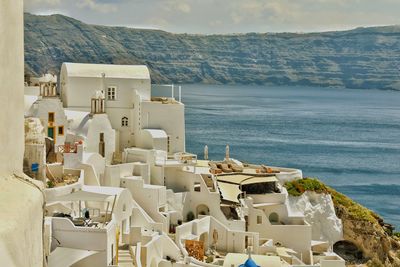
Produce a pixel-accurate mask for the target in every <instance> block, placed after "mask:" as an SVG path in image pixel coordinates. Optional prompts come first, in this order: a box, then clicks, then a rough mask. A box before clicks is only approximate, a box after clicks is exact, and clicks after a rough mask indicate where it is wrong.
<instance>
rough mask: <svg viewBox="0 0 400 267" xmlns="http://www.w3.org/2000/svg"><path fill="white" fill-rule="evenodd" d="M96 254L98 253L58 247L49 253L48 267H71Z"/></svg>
mask: <svg viewBox="0 0 400 267" xmlns="http://www.w3.org/2000/svg"><path fill="white" fill-rule="evenodd" d="M96 253H98V252H97V251H90V250H82V249H73V248H62V247H58V248H56V249H55V250H54V251H53V252H52V253H50V256H49V263H48V267H59V266H71V265H73V264H75V263H77V262H79V261H81V260H83V259H84V258H87V257H89V256H91V255H94V254H96Z"/></svg>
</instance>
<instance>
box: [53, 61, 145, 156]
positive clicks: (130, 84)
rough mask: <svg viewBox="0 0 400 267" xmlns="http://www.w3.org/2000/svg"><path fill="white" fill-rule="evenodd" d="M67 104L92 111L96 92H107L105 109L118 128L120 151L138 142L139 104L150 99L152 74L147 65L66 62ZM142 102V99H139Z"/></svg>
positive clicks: (63, 80)
mask: <svg viewBox="0 0 400 267" xmlns="http://www.w3.org/2000/svg"><path fill="white" fill-rule="evenodd" d="M60 76H61V77H60V84H61V98H62V100H63V104H64V107H66V108H69V109H73V110H81V111H90V109H91V98H92V96H93V95H94V94H95V93H96V91H99V90H102V91H103V93H104V95H105V112H106V113H107V115H108V117H109V119H110V121H111V125H112V127H113V129H115V130H116V135H117V140H118V143H119V147H117V148H118V150H119V151H122V150H123V148H126V147H131V146H134V145H135V141H136V139H137V138H138V137H137V136H138V135H139V131H138V129H140V127H141V124H140V119H139V114H140V106H139V105H136V106H135V102H136V101H135V99H137V98H139V99H142V100H150V94H151V93H150V91H151V82H150V73H149V70H148V68H147V67H146V66H122V65H101V64H76V63H64V64H63V65H62V67H61V75H60ZM139 103H140V101H139Z"/></svg>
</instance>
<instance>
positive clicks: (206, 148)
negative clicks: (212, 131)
mask: <svg viewBox="0 0 400 267" xmlns="http://www.w3.org/2000/svg"><path fill="white" fill-rule="evenodd" d="M204 159H205V160H208V146H207V145H205V146H204Z"/></svg>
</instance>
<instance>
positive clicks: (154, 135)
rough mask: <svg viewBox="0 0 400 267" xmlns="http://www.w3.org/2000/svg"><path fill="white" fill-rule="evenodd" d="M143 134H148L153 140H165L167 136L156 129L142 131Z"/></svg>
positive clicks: (162, 131)
mask: <svg viewBox="0 0 400 267" xmlns="http://www.w3.org/2000/svg"><path fill="white" fill-rule="evenodd" d="M143 132H147V133H149V134H150V136H151V137H152V138H153V139H157V138H167V137H168V135H167V133H166V132H165V131H164V130H158V129H143Z"/></svg>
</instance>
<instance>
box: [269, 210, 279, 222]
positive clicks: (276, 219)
mask: <svg viewBox="0 0 400 267" xmlns="http://www.w3.org/2000/svg"><path fill="white" fill-rule="evenodd" d="M268 219H269V221H270V223H271V224H276V223H278V222H279V215H278V213H276V212H272V213H271V214H270V215H269V217H268Z"/></svg>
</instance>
